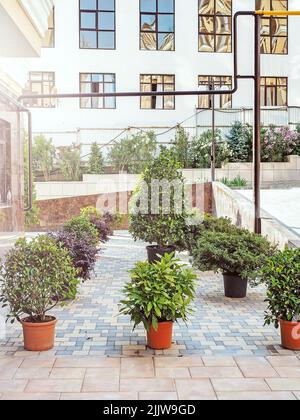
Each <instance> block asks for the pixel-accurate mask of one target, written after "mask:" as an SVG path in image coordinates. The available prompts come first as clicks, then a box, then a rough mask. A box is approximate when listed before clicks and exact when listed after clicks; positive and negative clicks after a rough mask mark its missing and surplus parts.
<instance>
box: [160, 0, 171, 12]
mask: <svg viewBox="0 0 300 420" xmlns="http://www.w3.org/2000/svg"><path fill="white" fill-rule="evenodd" d="M158 12H161V13H173V12H174V0H158Z"/></svg>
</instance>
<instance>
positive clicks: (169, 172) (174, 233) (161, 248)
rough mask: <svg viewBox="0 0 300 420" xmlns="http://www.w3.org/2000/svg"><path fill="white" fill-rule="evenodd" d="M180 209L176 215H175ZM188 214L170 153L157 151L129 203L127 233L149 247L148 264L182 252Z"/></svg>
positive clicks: (178, 171)
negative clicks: (128, 226) (156, 156)
mask: <svg viewBox="0 0 300 420" xmlns="http://www.w3.org/2000/svg"><path fill="white" fill-rule="evenodd" d="M178 209H180V211H178ZM187 217H188V213H187V212H186V211H185V205H184V179H183V176H182V173H181V172H180V163H179V162H177V161H176V159H175V158H174V154H173V153H172V151H169V150H167V149H165V148H162V149H161V152H160V155H159V157H158V158H156V159H154V160H153V161H152V162H151V163H149V165H148V166H147V167H146V169H145V170H144V172H143V174H142V179H141V183H140V184H139V186H138V187H137V189H136V190H135V192H134V194H133V196H132V198H131V201H130V228H129V230H130V233H131V234H132V236H133V238H134V239H135V240H142V241H145V242H148V243H150V244H151V245H149V246H148V247H147V252H148V260H149V262H152V263H154V262H156V261H159V259H160V258H161V257H162V256H163V255H164V254H166V253H167V254H169V253H172V252H175V250H176V249H182V245H183V240H184V227H185V224H186V219H187Z"/></svg>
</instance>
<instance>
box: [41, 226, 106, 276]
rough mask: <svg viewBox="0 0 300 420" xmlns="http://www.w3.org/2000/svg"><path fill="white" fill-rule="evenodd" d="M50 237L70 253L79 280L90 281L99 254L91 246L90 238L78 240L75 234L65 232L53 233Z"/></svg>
mask: <svg viewBox="0 0 300 420" xmlns="http://www.w3.org/2000/svg"><path fill="white" fill-rule="evenodd" d="M49 236H50V238H52V239H54V240H55V241H56V242H57V243H58V244H60V245H63V246H64V247H65V248H66V249H67V250H68V251H69V254H70V256H71V258H72V261H73V264H74V267H75V268H76V269H77V270H78V278H81V279H82V280H83V281H86V280H89V279H90V278H91V274H92V272H93V270H94V267H95V264H96V261H97V254H98V249H97V248H96V247H95V246H94V245H93V244H91V242H90V240H89V238H87V237H84V238H83V237H82V238H78V237H77V236H76V234H75V233H74V232H73V233H72V232H64V231H61V232H55V233H51V234H49Z"/></svg>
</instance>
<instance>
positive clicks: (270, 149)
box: [262, 126, 298, 162]
mask: <svg viewBox="0 0 300 420" xmlns="http://www.w3.org/2000/svg"><path fill="white" fill-rule="evenodd" d="M297 143H298V133H297V132H295V131H293V130H290V128H289V127H279V128H277V127H275V126H270V127H269V128H267V129H264V130H262V161H263V162H286V161H287V158H288V156H290V155H292V154H293V153H296V148H297Z"/></svg>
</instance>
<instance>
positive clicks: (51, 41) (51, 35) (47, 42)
mask: <svg viewBox="0 0 300 420" xmlns="http://www.w3.org/2000/svg"><path fill="white" fill-rule="evenodd" d="M54 22H55V9H54V7H53V9H52V12H51V14H50V16H49V18H48V30H47V32H46V33H45V36H44V39H43V41H42V47H43V48H54V46H55V23H54Z"/></svg>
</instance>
